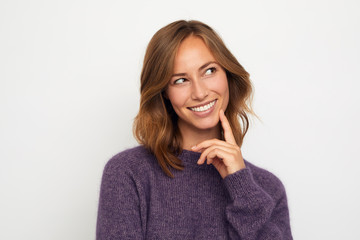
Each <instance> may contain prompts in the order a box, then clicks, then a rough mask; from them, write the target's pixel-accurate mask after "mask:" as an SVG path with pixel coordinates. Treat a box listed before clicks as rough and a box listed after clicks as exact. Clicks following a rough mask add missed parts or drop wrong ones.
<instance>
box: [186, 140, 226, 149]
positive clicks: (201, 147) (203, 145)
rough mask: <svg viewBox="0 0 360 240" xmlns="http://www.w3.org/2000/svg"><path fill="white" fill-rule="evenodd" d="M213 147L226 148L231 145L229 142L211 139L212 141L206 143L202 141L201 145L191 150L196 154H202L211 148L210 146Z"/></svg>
mask: <svg viewBox="0 0 360 240" xmlns="http://www.w3.org/2000/svg"><path fill="white" fill-rule="evenodd" d="M213 145H219V146H224V147H231V144H229V143H227V142H224V141H222V140H219V139H216V138H214V139H210V140H205V141H202V142H201V143H199V144H197V145H195V146H193V147H192V148H191V150H193V151H196V152H202V151H204V149H206V148H208V147H210V146H213Z"/></svg>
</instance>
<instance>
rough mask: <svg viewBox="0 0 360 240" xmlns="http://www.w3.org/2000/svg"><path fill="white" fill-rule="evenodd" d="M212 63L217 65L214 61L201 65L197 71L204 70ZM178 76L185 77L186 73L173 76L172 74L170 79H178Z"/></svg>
mask: <svg viewBox="0 0 360 240" xmlns="http://www.w3.org/2000/svg"><path fill="white" fill-rule="evenodd" d="M212 63H216V64H218V63H217V62H215V61H210V62H207V63H205V64H203V65H202V66H201V67H199V71H201V70H203V69H204V68H206V67H207V66H209V65H210V64H212ZM178 76H186V73H175V74H173V75H172V76H171V77H178Z"/></svg>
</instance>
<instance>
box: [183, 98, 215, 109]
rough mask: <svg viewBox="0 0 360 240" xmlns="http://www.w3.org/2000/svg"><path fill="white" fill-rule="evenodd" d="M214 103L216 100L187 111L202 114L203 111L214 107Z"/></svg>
mask: <svg viewBox="0 0 360 240" xmlns="http://www.w3.org/2000/svg"><path fill="white" fill-rule="evenodd" d="M215 102H216V99H215V100H214V101H212V102H210V103H208V104H206V105H203V106H198V107H189V109H190V110H191V111H194V112H204V111H206V110H209V109H210V108H212V107H213V106H214V105H215Z"/></svg>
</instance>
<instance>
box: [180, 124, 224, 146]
mask: <svg viewBox="0 0 360 240" xmlns="http://www.w3.org/2000/svg"><path fill="white" fill-rule="evenodd" d="M178 127H179V130H180V133H181V136H182V143H183V149H185V150H190V151H191V148H192V147H193V146H195V145H196V144H199V143H201V142H202V141H205V140H209V139H213V138H217V139H220V138H221V131H220V123H219V124H218V125H216V126H215V127H213V128H211V129H198V128H192V127H190V126H186V124H182V123H181V122H178Z"/></svg>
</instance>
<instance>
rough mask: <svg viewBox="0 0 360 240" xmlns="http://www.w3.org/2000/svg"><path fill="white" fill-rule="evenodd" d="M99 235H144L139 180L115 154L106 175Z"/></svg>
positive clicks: (101, 202) (136, 237) (99, 212)
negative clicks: (137, 180) (117, 159)
mask: <svg viewBox="0 0 360 240" xmlns="http://www.w3.org/2000/svg"><path fill="white" fill-rule="evenodd" d="M96 239H97V240H105V239H106V240H110V239H144V232H143V230H142V224H141V216H140V200H139V196H138V190H137V186H136V181H135V180H134V179H133V177H132V176H131V174H130V172H129V171H126V170H124V169H123V167H122V166H121V165H120V164H119V162H116V159H115V157H114V159H112V160H110V161H109V162H108V164H107V165H106V167H105V169H104V173H103V177H102V182H101V188H100V200H99V208H98V218H97V227H96Z"/></svg>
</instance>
